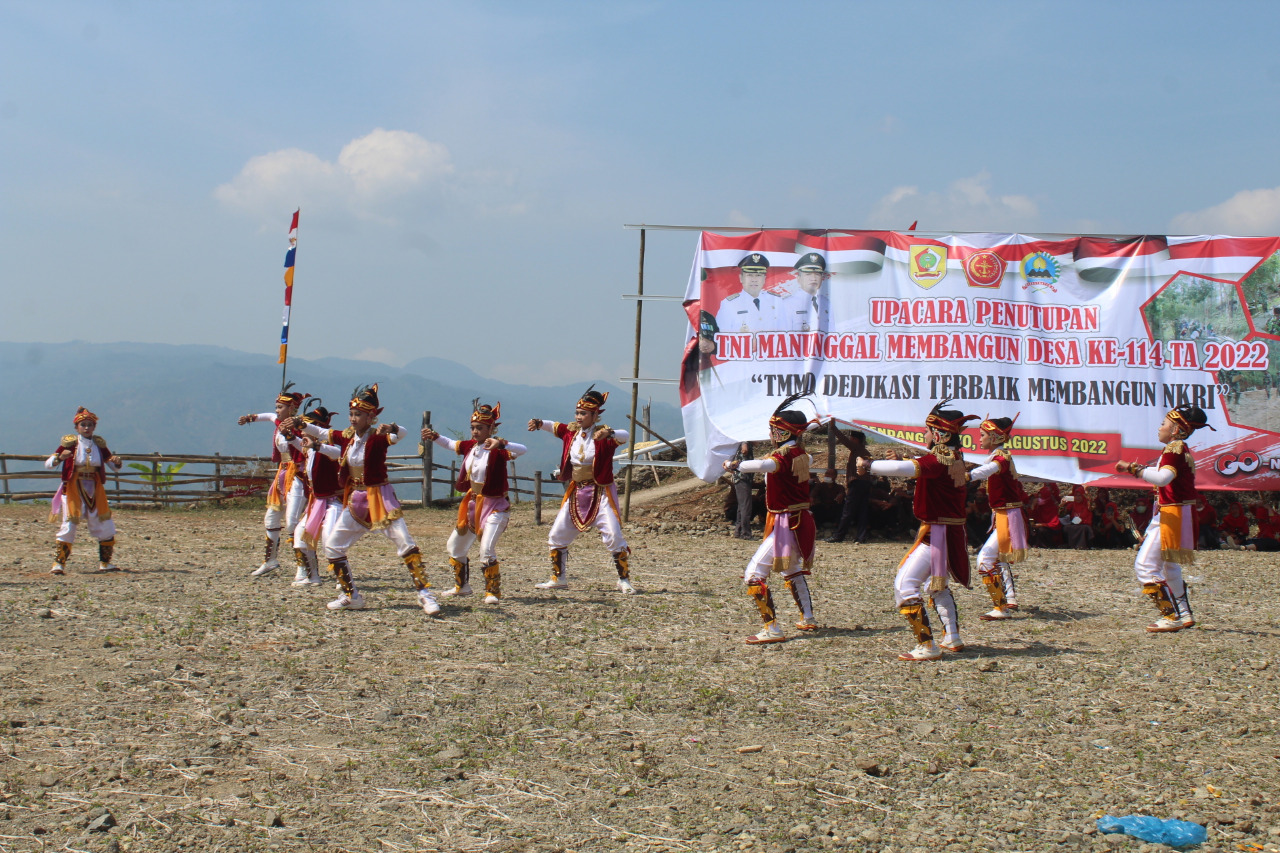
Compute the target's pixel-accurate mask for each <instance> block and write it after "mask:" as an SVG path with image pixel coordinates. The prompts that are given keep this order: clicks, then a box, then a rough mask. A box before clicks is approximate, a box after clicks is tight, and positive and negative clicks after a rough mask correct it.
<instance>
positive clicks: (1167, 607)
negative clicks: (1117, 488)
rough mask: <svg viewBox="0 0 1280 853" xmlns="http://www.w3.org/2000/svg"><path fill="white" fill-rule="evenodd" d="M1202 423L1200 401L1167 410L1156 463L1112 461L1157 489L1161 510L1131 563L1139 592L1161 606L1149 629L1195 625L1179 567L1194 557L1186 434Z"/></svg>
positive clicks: (1192, 479) (1192, 466) (1192, 473)
mask: <svg viewBox="0 0 1280 853" xmlns="http://www.w3.org/2000/svg"><path fill="white" fill-rule="evenodd" d="M1205 426H1209V422H1208V416H1207V415H1205V413H1204V410H1203V409H1201V408H1199V407H1198V406H1178V407H1176V408H1173V409H1170V410H1169V412H1168V414H1166V415H1165V418H1164V420H1163V421H1162V422H1161V423H1160V426H1159V428H1158V429H1157V430H1156V438H1157V440H1159V441H1160V442H1162V443H1164V450H1163V451H1162V452H1161V453H1160V461H1159V463H1158V465H1157V466H1154V467H1153V466H1147V465H1140V464H1138V463H1137V462H1117V463H1116V471H1117V472H1119V473H1121V474H1131V475H1132V476H1134V477H1141V478H1142V479H1143V480H1145V481H1147V482H1148V483H1150V484H1151V485H1152V486H1154V487H1155V490H1156V501H1157V506H1158V508H1159V512H1158V513H1157V514H1156V516H1155V517H1154V518H1152V520H1151V524H1150V525H1148V526H1147V532H1146V535H1145V536H1143V538H1142V544H1141V545H1140V546H1139V547H1138V556H1137V558H1136V559H1135V560H1134V563H1133V569H1134V573H1135V574H1136V575H1137V576H1138V581H1139V582H1140V583H1141V584H1142V591H1143V592H1144V593H1146V594H1147V595H1148V596H1149V597H1150V598H1151V600H1152V601H1153V602H1154V603H1155V605H1156V607H1157V609H1159V611H1160V618H1159V619H1157V620H1156V621H1155V622H1153V623H1152V624H1150V625H1148V626H1147V630H1148V631H1150V632H1152V633H1164V632H1169V631H1180V630H1182V629H1183V628H1190V627H1192V626H1193V625H1195V624H1196V622H1195V617H1194V616H1193V615H1192V613H1191V603H1190V601H1189V600H1188V598H1187V586H1186V583H1184V582H1183V579H1182V567H1183V566H1185V565H1190V564H1191V563H1192V562H1194V561H1195V556H1196V539H1195V519H1194V518H1193V509H1192V507H1193V506H1194V505H1195V501H1196V463H1195V459H1194V458H1192V456H1191V450H1190V448H1188V447H1187V439H1188V438H1189V437H1190V436H1191V434H1192V433H1193V432H1195V431H1196V430H1198V429H1201V428H1202V427H1205ZM1209 429H1213V427H1212V426H1209Z"/></svg>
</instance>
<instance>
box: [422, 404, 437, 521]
mask: <svg viewBox="0 0 1280 853" xmlns="http://www.w3.org/2000/svg"><path fill="white" fill-rule="evenodd" d="M422 426H423V428H424V429H425V428H427V427H429V426H431V412H429V411H428V412H423V413H422ZM435 446H436V443H435V442H434V441H424V442H422V506H423V508H426V507H429V506H431V469H432V468H433V467H435V459H434V457H433V454H432V452H431V449H432V448H433V447H435Z"/></svg>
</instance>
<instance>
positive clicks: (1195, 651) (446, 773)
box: [0, 504, 1280, 853]
mask: <svg viewBox="0 0 1280 853" xmlns="http://www.w3.org/2000/svg"><path fill="white" fill-rule="evenodd" d="M45 512H46V510H45V509H43V508H38V507H0V606H2V607H3V614H4V618H3V622H2V624H0V643H2V648H3V650H4V654H3V656H2V657H0V785H2V786H3V787H2V789H0V850H5V851H8V850H47V851H61V850H67V851H104V850H112V851H115V850H126V851H172V850H184V849H194V850H201V851H240V850H254V851H258V850H281V851H295V850H296V851H343V850H345V851H379V853H386V851H407V850H450V851H481V850H493V851H516V850H528V851H570V850H572V851H600V850H604V851H612V850H627V851H659V850H670V851H685V850H695V851H753V852H754V851H816V850H826V849H838V850H849V851H876V853H881V851H894V853H905V851H930V853H932V851H939V850H947V851H950V850H965V851H968V850H1027V851H1042V850H1043V851H1048V850H1066V851H1071V850H1104V849H1105V850H1111V849H1120V850H1144V851H1154V850H1159V849H1164V848H1160V847H1157V846H1154V845H1145V844H1144V843H1143V842H1141V841H1138V840H1136V839H1130V838H1127V837H1123V836H1105V837H1104V836H1098V835H1096V834H1094V833H1093V831H1092V825H1093V820H1094V819H1095V818H1096V817H1097V816H1099V815H1101V814H1113V815H1125V814H1134V813H1149V814H1155V815H1158V816H1161V817H1185V818H1188V819H1191V820H1196V821H1199V822H1202V823H1205V824H1207V825H1208V826H1209V832H1210V835H1209V842H1208V843H1207V844H1206V845H1205V846H1204V847H1202V848H1201V849H1204V850H1231V851H1235V850H1254V851H1257V850H1267V851H1275V850H1278V849H1280V799H1278V798H1280V743H1278V742H1277V718H1280V711H1278V710H1277V683H1276V674H1277V669H1280V629H1278V627H1277V626H1278V624H1280V596H1278V595H1277V594H1276V593H1275V592H1274V589H1275V587H1276V576H1277V568H1278V561H1277V560H1276V557H1275V555H1270V554H1248V553H1246V554H1241V553H1235V552H1214V553H1209V554H1202V555H1201V559H1200V561H1199V562H1198V563H1197V564H1196V565H1195V567H1194V568H1192V569H1191V570H1190V572H1189V574H1190V575H1191V576H1192V577H1193V578H1194V585H1193V592H1192V603H1193V606H1195V608H1196V610H1197V617H1198V619H1199V620H1200V625H1199V626H1198V627H1196V628H1195V629H1191V630H1186V631H1182V632H1180V633H1177V634H1168V635H1153V634H1148V633H1146V632H1145V631H1144V630H1143V626H1144V625H1145V624H1146V623H1147V622H1149V621H1150V620H1151V618H1152V617H1153V615H1154V611H1153V608H1152V607H1151V606H1150V605H1149V604H1148V603H1146V602H1145V601H1144V600H1142V599H1141V598H1140V596H1139V594H1138V589H1137V584H1136V582H1135V581H1134V578H1133V573H1132V569H1131V563H1132V552H1121V551H1092V552H1073V551H1037V552H1033V554H1032V556H1031V558H1030V560H1029V561H1028V562H1027V563H1025V564H1022V566H1021V568H1020V569H1019V581H1020V592H1021V595H1020V598H1021V602H1022V604H1023V607H1024V610H1023V613H1022V615H1021V616H1020V618H1018V619H1016V620H1014V621H1010V622H1007V623H997V624H992V623H985V622H980V621H979V620H978V619H977V616H978V614H979V613H980V612H982V611H983V610H985V609H987V607H989V602H988V601H987V599H986V596H985V594H984V593H983V592H982V591H981V587H980V585H979V586H978V587H977V588H975V589H974V590H973V591H971V592H967V591H965V590H958V594H957V598H958V600H959V602H960V606H961V615H962V620H963V623H964V628H965V631H966V640H967V642H968V644H969V646H968V649H967V650H966V651H964V652H962V653H959V654H954V655H948V656H947V657H946V658H945V659H944V660H942V661H941V662H938V663H931V664H908V663H901V662H899V661H897V660H896V659H895V656H896V654H897V653H898V652H900V651H903V650H905V649H907V648H909V647H910V646H911V639H910V636H909V634H908V632H907V630H906V627H905V625H904V623H903V621H902V619H901V618H900V617H899V616H898V615H897V614H896V612H895V611H894V610H893V608H892V599H891V592H890V584H891V579H892V575H893V571H894V568H895V567H896V565H897V563H898V560H899V559H900V557H901V555H902V551H903V545H901V544H896V543H881V544H872V545H853V544H840V545H830V544H825V543H820V544H819V546H818V547H819V551H818V564H817V567H816V569H815V572H814V582H813V587H814V595H815V599H816V605H817V615H818V620H819V622H820V623H822V624H823V625H824V626H825V627H824V628H823V630H822V631H821V632H819V633H818V634H817V635H816V636H804V637H797V638H796V639H794V640H792V641H791V642H787V643H784V644H780V645H775V646H768V647H764V648H760V647H748V646H746V645H744V644H743V643H742V639H743V637H744V636H745V635H746V634H748V633H749V632H751V631H754V630H756V627H757V621H758V617H756V615H755V611H754V608H753V606H752V605H751V602H750V600H749V599H748V598H747V597H746V595H745V594H744V592H743V588H742V586H741V572H742V568H743V566H744V564H745V563H746V561H747V559H748V557H749V555H750V554H751V552H752V550H753V548H754V544H753V543H749V542H742V541H738V540H734V539H732V538H729V537H728V536H727V532H728V531H727V525H723V524H718V523H717V524H707V525H704V526H702V527H697V528H694V527H693V525H691V524H682V525H674V524H673V525H668V527H669V528H670V529H667V530H665V531H664V530H660V529H659V528H658V527H657V525H658V524H660V523H661V521H660V519H659V520H658V521H657V522H655V521H654V519H653V518H650V519H649V520H648V521H646V522H645V523H643V524H635V525H632V530H631V535H632V545H633V548H634V555H633V562H632V565H633V572H634V580H635V582H636V585H637V587H638V588H639V589H640V592H641V594H639V595H636V596H634V597H624V596H622V595H620V594H618V593H617V592H616V591H615V589H614V586H613V571H612V568H611V566H610V563H609V559H608V555H607V554H606V553H605V552H604V549H603V548H602V546H601V545H600V544H599V541H598V540H594V539H592V538H591V537H584V538H582V539H580V540H579V543H578V545H577V547H576V548H575V549H574V551H573V552H572V555H571V562H570V572H571V578H572V589H570V590H569V591H567V592H554V593H549V592H543V591H540V590H535V589H534V588H533V584H534V583H535V582H537V581H539V580H542V579H543V578H544V577H545V573H546V569H545V561H546V557H545V553H546V551H545V536H546V532H547V528H546V527H545V526H542V527H537V526H535V525H534V524H533V519H532V514H531V512H530V511H529V507H528V505H527V504H526V505H524V506H521V507H519V508H518V509H517V510H516V511H515V513H514V517H513V520H512V525H511V528H510V530H509V532H508V534H507V536H506V538H505V539H504V540H503V542H502V554H503V556H504V557H505V559H504V562H503V590H504V594H505V600H504V602H503V604H502V605H501V606H499V607H487V606H485V605H483V604H482V603H481V602H480V601H479V597H478V596H477V597H472V598H469V599H464V600H462V601H461V603H459V604H448V605H446V607H445V609H444V612H443V613H442V614H441V616H439V617H436V618H431V617H427V616H426V615H425V614H424V613H423V612H422V611H421V610H420V609H418V608H417V607H416V606H415V603H414V596H413V594H412V588H411V586H410V582H409V577H408V573H407V572H406V571H405V569H404V567H403V565H402V564H401V563H400V562H399V561H398V560H396V558H395V555H394V552H393V551H392V550H391V547H390V543H388V542H387V541H386V540H384V539H382V538H373V537H369V538H367V539H366V540H365V541H364V542H362V543H361V544H360V545H358V546H357V548H356V550H354V551H353V569H354V572H355V575H356V578H357V582H358V583H359V584H360V586H361V587H362V589H363V590H364V592H365V594H366V597H367V599H368V601H369V605H370V607H369V609H368V610H365V611H361V612H341V613H332V612H329V611H327V610H326V609H325V607H324V602H325V601H326V600H328V599H329V598H331V597H332V595H333V588H332V584H330V583H326V584H325V585H324V586H323V587H320V588H315V589H301V590H299V589H293V588H291V587H290V586H289V581H290V580H291V578H292V573H291V572H282V573H280V574H277V575H276V576H274V577H268V578H265V579H261V580H252V579H250V578H249V577H248V572H249V570H250V569H252V568H253V567H254V566H255V565H256V564H257V562H258V558H259V554H260V545H259V541H260V538H261V535H262V534H261V527H260V524H261V511H260V510H256V509H252V508H241V509H227V510H212V509H210V510H203V511H192V512H181V511H166V512H160V511H139V510H119V511H117V513H116V518H117V522H118V525H119V528H120V534H119V546H118V550H117V562H118V563H119V564H120V565H121V566H122V567H123V568H124V571H121V572H118V573H109V574H97V573H91V572H90V569H91V568H92V567H93V566H94V565H95V560H94V557H95V556H96V549H95V548H93V547H92V545H90V544H84V543H83V542H82V543H81V544H80V545H79V546H78V547H77V549H76V551H75V553H74V554H73V556H72V559H71V563H70V565H69V574H67V575H66V576H65V577H61V578H59V577H53V576H50V575H49V574H48V568H49V564H50V558H51V553H52V545H51V543H52V540H53V534H54V530H55V528H54V527H53V526H52V525H50V524H48V523H46V522H45V519H44V514H45ZM408 517H409V525H410V528H411V529H412V531H413V532H414V534H415V536H417V537H418V541H419V543H420V544H421V545H422V546H423V550H424V552H425V553H426V554H427V555H428V556H429V560H428V563H429V564H431V565H432V566H433V569H432V572H431V575H432V579H433V581H435V583H436V586H437V587H442V586H445V585H448V581H449V579H448V578H447V576H446V572H445V570H443V569H442V568H441V566H442V565H443V564H444V559H443V545H444V540H445V537H446V535H447V533H448V531H449V527H450V525H451V523H452V513H450V512H447V511H444V510H411V511H409V516H408ZM677 527H680V528H683V529H676V528H677ZM690 528H693V529H692V530H691V529H690ZM708 531H709V532H708ZM778 591H779V593H780V594H779V595H778V597H777V598H778V603H779V607H780V611H781V612H783V613H784V614H787V615H788V616H790V615H791V613H792V605H791V602H790V601H789V599H788V597H787V595H786V592H785V590H782V588H781V585H780V584H779V585H778Z"/></svg>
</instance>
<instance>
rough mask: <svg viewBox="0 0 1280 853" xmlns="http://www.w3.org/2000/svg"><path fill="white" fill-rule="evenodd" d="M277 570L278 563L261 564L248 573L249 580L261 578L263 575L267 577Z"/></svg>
mask: <svg viewBox="0 0 1280 853" xmlns="http://www.w3.org/2000/svg"><path fill="white" fill-rule="evenodd" d="M278 568H280V564H279V563H263V564H262V565H261V566H258V568H256V569H254V570H253V571H252V572H250V573H249V577H251V578H260V577H262V576H263V575H269V574H271V573H272V572H274V571H275V570H276V569H278Z"/></svg>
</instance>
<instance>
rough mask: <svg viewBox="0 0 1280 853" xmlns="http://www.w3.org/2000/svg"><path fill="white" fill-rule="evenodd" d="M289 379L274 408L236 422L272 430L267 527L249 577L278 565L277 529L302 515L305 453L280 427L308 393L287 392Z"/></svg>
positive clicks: (296, 409) (291, 384) (241, 417)
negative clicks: (272, 474) (259, 558)
mask: <svg viewBox="0 0 1280 853" xmlns="http://www.w3.org/2000/svg"><path fill="white" fill-rule="evenodd" d="M292 387H293V383H292V382H290V383H289V384H288V385H286V386H285V387H284V390H283V391H282V392H280V396H278V397H276V410H275V411H274V412H263V413H261V414H257V415H253V414H249V415H241V416H240V419H239V420H238V421H237V423H239V424H240V425H241V426H244V425H245V424H252V423H269V424H271V425H272V426H273V427H274V429H273V430H272V433H271V461H272V462H273V463H275V465H276V474H275V477H273V478H272V479H271V489H270V491H268V492H267V514H266V515H265V516H264V517H263V519H262V523H263V526H264V527H266V529H267V539H266V544H265V546H264V548H265V550H264V552H263V560H262V565H261V566H258V568H256V569H254V570H253V571H252V572H251V573H250V575H249V576H250V577H255V578H260V577H262V576H263V575H268V574H271V573H272V572H274V571H275V570H276V569H278V568H280V531H281V530H282V529H284V528H288V529H289V530H293V529H294V527H296V526H297V524H298V519H299V518H301V517H302V511H303V510H304V509H305V508H306V506H307V484H306V478H305V477H301V476H299V471H300V470H301V469H302V467H303V465H304V464H305V463H306V456H305V455H304V454H303V452H302V446H301V445H293V446H290V444H289V442H290V441H291V440H293V439H295V438H297V436H296V435H294V434H293V433H291V432H289V431H288V430H282V429H281V426H282V423H283V422H284V421H285V420H288V419H290V418H293V417H294V416H295V415H297V413H298V406H299V405H300V404H301V403H302V401H303V400H305V399H306V398H307V397H308V396H310V395H308V394H301V393H299V392H297V391H292V392H291V391H290V390H289V389H290V388H292Z"/></svg>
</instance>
